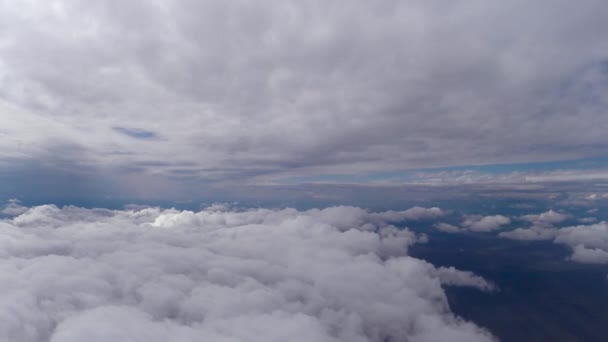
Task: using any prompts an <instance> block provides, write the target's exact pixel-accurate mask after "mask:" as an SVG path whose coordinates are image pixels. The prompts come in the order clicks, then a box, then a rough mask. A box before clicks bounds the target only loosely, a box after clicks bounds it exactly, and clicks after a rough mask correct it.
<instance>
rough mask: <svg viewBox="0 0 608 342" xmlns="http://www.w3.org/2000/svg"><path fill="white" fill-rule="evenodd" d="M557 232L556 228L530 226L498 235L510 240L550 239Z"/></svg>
mask: <svg viewBox="0 0 608 342" xmlns="http://www.w3.org/2000/svg"><path fill="white" fill-rule="evenodd" d="M557 234H558V229H556V228H550V227H547V226H532V227H531V228H517V229H514V230H510V231H508V232H501V233H500V234H498V236H500V237H503V238H507V239H512V240H528V241H534V240H551V239H553V238H554V237H555V236H557Z"/></svg>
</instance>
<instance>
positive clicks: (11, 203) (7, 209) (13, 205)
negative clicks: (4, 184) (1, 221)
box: [0, 199, 28, 216]
mask: <svg viewBox="0 0 608 342" xmlns="http://www.w3.org/2000/svg"><path fill="white" fill-rule="evenodd" d="M19 203H21V201H19V200H18V199H10V200H8V203H7V204H6V205H5V206H4V208H3V209H2V211H0V213H2V214H5V215H8V216H17V215H21V214H23V213H24V212H25V211H27V209H28V208H27V207H25V206H22V205H21V204H19Z"/></svg>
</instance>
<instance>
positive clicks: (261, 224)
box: [0, 205, 494, 342]
mask: <svg viewBox="0 0 608 342" xmlns="http://www.w3.org/2000/svg"><path fill="white" fill-rule="evenodd" d="M388 216H389V217H390V216H391V215H388ZM380 217H381V215H380V216H378V215H375V214H374V213H370V212H368V211H366V210H363V209H359V208H353V207H334V208H327V209H323V210H318V209H314V210H308V211H298V210H295V209H282V210H269V209H251V210H244V211H234V210H230V209H227V208H225V207H222V208H220V207H219V206H215V207H212V208H209V210H202V211H200V212H192V211H178V210H174V209H169V210H164V209H160V208H143V209H141V208H134V209H133V210H106V209H83V208H78V207H63V208H58V207H56V206H53V205H44V206H38V207H33V208H29V209H28V210H27V211H26V212H24V213H23V214H21V215H19V216H17V217H15V218H12V219H5V220H2V221H0V258H1V259H0V260H1V262H0V278H2V282H0V292H1V293H2V296H0V340H6V341H23V342H43V341H51V342H72V341H73V342H76V341H83V340H87V341H109V340H112V341H146V342H149V341H159V342H160V341H167V340H172V341H184V342H186V341H200V340H210V341H355V342H356V341H361V342H363V341H378V342H381V341H405V340H407V341H425V342H426V341H428V342H430V341H462V342H469V341H493V340H494V339H493V337H492V336H491V335H490V334H489V333H488V332H486V331H484V330H482V329H480V328H479V327H477V326H475V325H474V324H472V323H470V322H466V321H464V320H462V319H460V318H458V317H455V316H454V315H453V314H452V313H451V312H450V310H449V306H448V303H447V299H446V296H445V293H444V291H443V289H442V285H458V286H473V287H476V288H479V289H481V290H491V289H492V288H493V287H492V285H491V284H490V283H489V282H487V281H485V280H484V279H482V278H480V277H478V276H476V275H474V274H472V273H470V272H463V271H459V270H455V269H453V268H436V267H434V266H433V265H431V264H429V263H427V262H425V261H423V260H420V259H416V258H413V257H410V256H408V255H407V247H408V246H410V245H411V244H413V243H416V241H418V239H419V237H418V236H416V235H415V234H414V233H412V232H410V231H408V230H407V229H397V228H395V227H394V226H391V225H390V224H388V223H387V222H385V221H382V220H381V219H380ZM399 217H401V216H399Z"/></svg>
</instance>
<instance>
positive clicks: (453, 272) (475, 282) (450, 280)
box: [437, 267, 497, 291]
mask: <svg viewBox="0 0 608 342" xmlns="http://www.w3.org/2000/svg"><path fill="white" fill-rule="evenodd" d="M437 273H438V274H439V279H441V282H442V283H443V284H446V285H458V286H473V287H476V288H478V289H480V290H482V291H496V290H497V287H496V285H494V284H492V283H490V282H488V281H487V280H485V279H483V278H482V277H480V276H477V275H475V274H473V273H471V272H468V271H460V270H457V269H455V268H454V267H439V268H437Z"/></svg>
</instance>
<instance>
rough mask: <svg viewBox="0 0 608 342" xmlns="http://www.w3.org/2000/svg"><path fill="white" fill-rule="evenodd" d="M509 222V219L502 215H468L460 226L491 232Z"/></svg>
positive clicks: (476, 230) (474, 230)
mask: <svg viewBox="0 0 608 342" xmlns="http://www.w3.org/2000/svg"><path fill="white" fill-rule="evenodd" d="M509 223H511V219H510V218H508V217H506V216H503V215H491V216H480V215H468V216H466V217H465V220H464V221H463V222H462V223H461V226H462V227H463V228H465V229H467V230H470V231H473V232H491V231H493V230H497V229H500V227H501V226H504V225H506V224H509Z"/></svg>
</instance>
